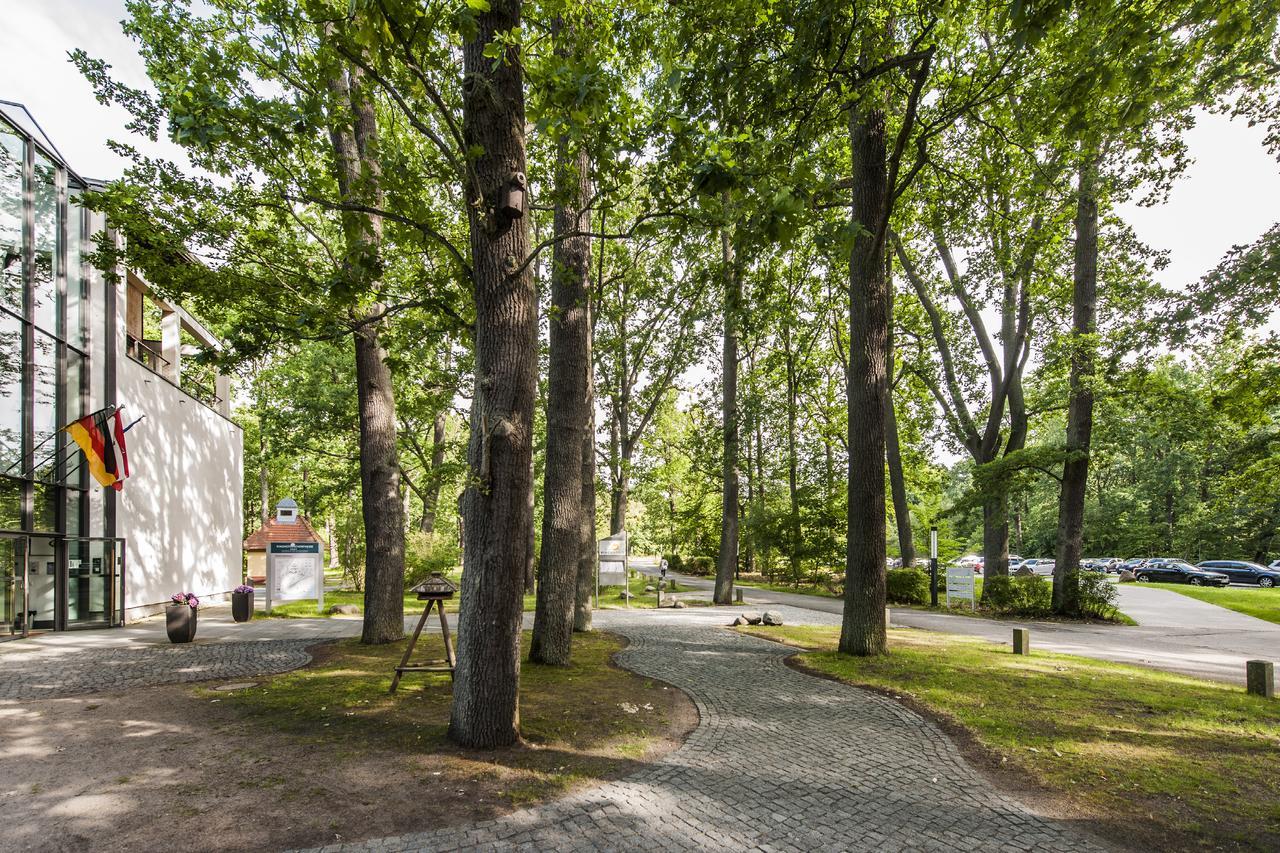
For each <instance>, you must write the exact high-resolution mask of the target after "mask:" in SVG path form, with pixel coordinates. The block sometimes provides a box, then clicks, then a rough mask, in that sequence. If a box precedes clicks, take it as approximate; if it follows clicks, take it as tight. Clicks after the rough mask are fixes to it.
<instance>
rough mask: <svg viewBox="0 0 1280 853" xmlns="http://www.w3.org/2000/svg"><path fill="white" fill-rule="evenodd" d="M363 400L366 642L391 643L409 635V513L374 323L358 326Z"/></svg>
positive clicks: (392, 406) (388, 376)
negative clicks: (406, 542) (406, 619)
mask: <svg viewBox="0 0 1280 853" xmlns="http://www.w3.org/2000/svg"><path fill="white" fill-rule="evenodd" d="M355 339H356V340H355V349H356V382H357V383H359V394H358V397H359V403H360V493H361V499H362V500H361V505H362V506H361V509H362V511H363V515H364V538H365V571H364V627H363V630H362V631H361V634H360V641H361V642H362V643H389V642H392V641H393V640H398V639H400V637H402V636H403V635H404V515H403V504H401V502H400V459H399V456H398V451H397V448H396V405H395V399H394V397H393V396H392V392H391V370H390V369H389V368H388V367H387V363H386V360H385V359H386V353H385V352H384V351H383V349H382V346H381V344H380V342H379V340H378V328H377V326H376V325H375V324H372V323H370V324H368V325H366V326H364V327H363V328H362V329H360V330H359V331H357V332H356V335H355Z"/></svg>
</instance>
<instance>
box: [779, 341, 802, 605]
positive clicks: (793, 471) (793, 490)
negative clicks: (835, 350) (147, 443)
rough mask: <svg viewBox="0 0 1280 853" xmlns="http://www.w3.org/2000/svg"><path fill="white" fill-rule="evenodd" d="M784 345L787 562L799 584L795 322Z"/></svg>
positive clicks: (797, 390) (800, 572)
mask: <svg viewBox="0 0 1280 853" xmlns="http://www.w3.org/2000/svg"><path fill="white" fill-rule="evenodd" d="M782 348H783V353H784V355H785V356H786V360H787V497H788V500H789V501H790V504H789V507H790V513H789V515H788V517H787V563H788V564H789V565H790V566H791V581H792V582H793V583H799V582H800V577H801V574H802V571H801V566H800V458H799V453H798V451H797V448H796V443H797V441H796V436H797V433H798V432H799V428H798V425H797V423H796V420H797V414H798V411H797V410H798V409H799V401H798V399H797V398H798V395H799V389H798V388H797V387H796V385H797V382H796V357H795V352H794V351H793V349H792V347H791V325H790V323H788V324H787V325H784V326H783V327H782Z"/></svg>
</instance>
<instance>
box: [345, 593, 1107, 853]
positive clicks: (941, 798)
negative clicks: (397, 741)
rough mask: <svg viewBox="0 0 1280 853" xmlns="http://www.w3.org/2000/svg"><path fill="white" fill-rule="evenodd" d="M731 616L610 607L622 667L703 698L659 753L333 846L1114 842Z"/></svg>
mask: <svg viewBox="0 0 1280 853" xmlns="http://www.w3.org/2000/svg"><path fill="white" fill-rule="evenodd" d="M725 615H726V611H725V610H723V609H719V610H716V611H712V612H707V611H701V612H700V611H699V610H697V609H694V608H690V609H687V610H683V611H649V612H644V613H630V614H628V613H622V612H616V611H615V612H612V613H597V616H596V618H597V621H598V623H599V624H600V626H601V627H607V628H608V629H609V630H611V631H616V632H618V633H621V634H624V635H625V636H626V637H627V638H628V639H630V640H631V645H630V646H629V647H628V648H627V649H626V650H625V651H624V652H622V653H621V654H620V655H619V657H618V660H619V662H620V663H621V664H622V665H623V666H625V667H626V668H627V669H630V670H633V671H635V672H638V673H640V674H642V675H648V676H653V677H656V678H661V679H664V680H666V681H668V682H670V683H672V684H675V685H676V686H678V687H681V688H683V689H684V690H685V692H687V693H688V694H689V695H690V696H691V697H692V698H693V700H694V702H695V703H696V704H697V706H698V712H699V715H700V722H699V724H698V727H697V729H696V730H695V731H694V732H693V734H692V735H691V736H690V737H689V740H688V741H687V742H686V743H685V744H684V746H682V747H681V748H680V749H678V750H676V751H675V752H673V753H671V754H669V755H668V756H666V757H665V758H663V759H662V760H660V761H659V762H657V763H655V764H652V765H649V766H648V767H646V768H645V769H642V770H640V771H639V772H637V773H635V774H633V775H631V776H628V777H627V778H625V779H622V780H619V781H616V782H612V783H609V784H607V785H604V786H603V787H599V788H594V789H591V790H589V791H584V792H582V793H579V794H575V795H571V796H569V797H567V798H564V799H561V800H558V801H555V802H553V803H549V804H546V805H543V806H540V807H537V808H532V809H526V810H523V811H519V812H515V813H514V814H511V815H508V816H506V817H503V818H499V819H497V820H492V821H486V822H483V823H479V824H474V825H470V826H465V827H455V828H451V829H444V830H437V831H431V832H422V833H414V834H410V835H403V836H397V837H394V838H382V839H377V840H373V841H365V842H357V843H349V844H343V845H335V846H331V847H325V848H323V849H324V850H325V851H330V850H332V851H343V853H374V851H444V850H454V849H459V848H476V849H484V850H493V849H501V850H507V849H512V850H531V851H532V850H558V851H568V850H620V851H621V850H627V851H630V850H731V851H741V850H778V851H785V850H795V851H815V850H833V851H834V850H940V851H941V850H945V851H975V850H1001V851H1014V850H1018V851H1021V850H1045V851H1084V850H1098V849H1101V848H1099V847H1098V846H1096V843H1095V842H1091V841H1090V840H1088V839H1086V838H1085V837H1083V836H1082V835H1080V834H1078V833H1077V832H1075V831H1073V829H1072V828H1071V827H1069V826H1066V825H1064V824H1061V823H1057V822H1054V821H1050V820H1046V819H1044V818H1040V817H1037V816H1035V815H1033V814H1032V813H1030V812H1029V811H1028V810H1027V809H1025V808H1024V807H1022V806H1021V805H1019V804H1018V803H1016V802H1014V801H1013V800H1011V799H1009V798H1007V797H1004V796H1001V795H999V794H995V793H992V791H991V785H990V783H989V782H987V781H986V780H985V779H983V778H982V777H980V776H979V775H978V774H977V773H976V772H975V771H974V770H972V769H971V768H970V767H969V766H968V765H967V764H966V763H965V762H964V760H963V759H962V758H961V757H960V755H959V754H958V752H957V751H956V749H955V747H954V746H953V745H952V744H951V742H950V741H949V740H948V739H947V737H946V736H945V735H943V733H942V732H941V731H940V730H939V729H938V728H936V727H935V726H934V725H933V724H932V723H930V722H929V721H927V720H924V719H922V718H921V717H919V716H917V715H916V714H915V713H913V712H911V711H910V710H908V709H906V708H904V707H903V706H902V705H900V704H899V703H897V702H895V701H893V700H892V699H889V698H885V697H882V696H879V695H876V694H873V693H869V692H866V691H863V690H857V689H854V688H851V687H847V686H845V685H841V684H837V683H835V682H832V681H827V680H824V679H819V678H813V677H811V676H807V675H803V674H801V673H799V672H796V671H795V670H792V669H790V668H789V667H787V666H786V665H785V664H784V663H783V660H784V658H786V657H787V656H788V655H789V654H790V653H791V651H790V650H788V649H785V648H783V647H781V646H779V645H777V644H775V643H770V642H767V641H765V640H758V639H755V638H752V637H746V636H742V635H739V634H736V633H734V632H731V631H727V630H725V629H724V628H723V627H720V626H721V625H722V623H723V622H724V621H725ZM729 615H732V614H729ZM792 615H794V614H792ZM351 829H355V828H354V827H352V828H351Z"/></svg>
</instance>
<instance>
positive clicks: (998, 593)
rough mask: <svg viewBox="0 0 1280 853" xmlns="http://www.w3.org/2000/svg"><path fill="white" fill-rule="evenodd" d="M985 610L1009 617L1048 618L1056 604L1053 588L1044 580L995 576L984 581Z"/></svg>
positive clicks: (1035, 577) (1034, 577) (1032, 576)
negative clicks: (1054, 602)
mask: <svg viewBox="0 0 1280 853" xmlns="http://www.w3.org/2000/svg"><path fill="white" fill-rule="evenodd" d="M982 604H983V606H984V607H986V608H988V609H990V610H992V611H994V612H996V613H1000V614H1004V615H1008V616H1047V615H1048V614H1049V612H1050V610H1051V607H1052V604H1053V588H1052V587H1050V586H1049V584H1048V583H1047V582H1046V581H1045V579H1044V578H1041V577H1037V576H1034V575H1031V576H1007V575H1006V576H993V577H989V578H986V579H985V580H983V582H982Z"/></svg>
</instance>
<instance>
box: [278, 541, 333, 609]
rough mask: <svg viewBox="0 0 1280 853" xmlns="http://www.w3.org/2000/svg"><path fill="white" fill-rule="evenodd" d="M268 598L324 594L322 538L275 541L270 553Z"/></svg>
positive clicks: (301, 597) (319, 597) (320, 596)
mask: <svg viewBox="0 0 1280 853" xmlns="http://www.w3.org/2000/svg"><path fill="white" fill-rule="evenodd" d="M267 575H268V577H267V601H268V602H272V601H298V600H300V599H306V598H314V599H317V600H320V601H322V600H323V596H324V565H323V561H322V560H321V554H320V544H319V543H318V542H272V543H271V544H270V550H269V552H268V555H267Z"/></svg>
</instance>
